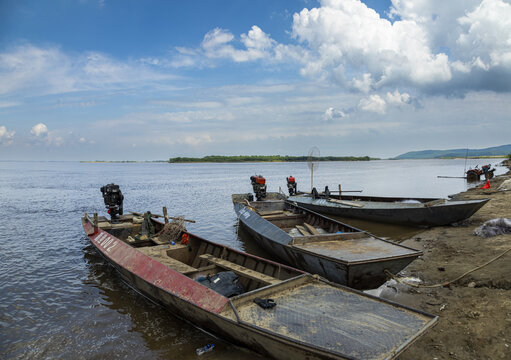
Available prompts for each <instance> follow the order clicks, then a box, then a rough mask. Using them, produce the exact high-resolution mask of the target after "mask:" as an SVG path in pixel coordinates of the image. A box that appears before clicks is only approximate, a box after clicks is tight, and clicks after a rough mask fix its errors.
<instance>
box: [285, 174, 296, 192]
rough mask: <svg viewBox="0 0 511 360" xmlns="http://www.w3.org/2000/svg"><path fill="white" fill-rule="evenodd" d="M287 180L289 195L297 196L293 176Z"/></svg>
mask: <svg viewBox="0 0 511 360" xmlns="http://www.w3.org/2000/svg"><path fill="white" fill-rule="evenodd" d="M286 180H287V190H288V191H289V195H290V196H292V195H294V194H296V180H295V178H294V177H293V176H289V177H287V178H286Z"/></svg>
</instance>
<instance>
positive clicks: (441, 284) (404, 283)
mask: <svg viewBox="0 0 511 360" xmlns="http://www.w3.org/2000/svg"><path fill="white" fill-rule="evenodd" d="M509 251H511V248H509V249H507V250H506V251H504V252H503V253H502V254H500V255H498V256H496V257H494V258H493V259H491V260H490V261H488V262H487V263H484V264H483V265H480V266H478V267H476V268H474V269H472V270H469V271H467V272H466V273H464V274H462V275H460V276H458V277H457V278H455V279H452V280H450V281H446V282H444V283H440V284H434V285H421V284H414V283H410V282H407V281H404V280H403V278H400V277H397V276H396V275H394V274H392V273H391V272H390V271H388V270H387V269H385V270H384V271H383V272H384V273H385V274H386V275H387V276H388V277H390V278H392V279H394V280H396V281H397V282H398V283H400V284H403V285H409V286H413V287H416V288H438V287H444V286H447V285H450V284H452V283H455V282H456V281H458V280H460V279H461V278H463V277H465V276H467V275H468V274H470V273H473V272H474V271H477V270H479V269H482V268H483V267H485V266H487V265H490V264H491V263H492V262H494V261H495V260H498V259H500V258H501V257H502V256H504V255H506V254H507V253H508V252H509Z"/></svg>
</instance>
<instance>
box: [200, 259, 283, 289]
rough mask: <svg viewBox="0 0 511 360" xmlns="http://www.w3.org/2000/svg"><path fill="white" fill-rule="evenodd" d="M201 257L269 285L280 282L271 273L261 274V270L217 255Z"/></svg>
mask: <svg viewBox="0 0 511 360" xmlns="http://www.w3.org/2000/svg"><path fill="white" fill-rule="evenodd" d="M200 258H201V259H204V260H207V261H208V262H210V263H212V264H215V265H218V266H220V267H222V268H224V269H228V270H232V271H234V272H235V273H237V274H239V275H243V276H245V277H248V278H250V279H253V280H257V281H260V282H263V283H265V284H268V285H270V284H277V283H279V282H280V280H279V279H276V278H274V277H271V276H269V275H265V274H261V273H260V272H257V271H254V270H250V269H248V268H246V267H244V266H241V265H238V264H235V263H233V262H230V261H227V260H224V259H220V258H217V257H215V256H213V255H211V254H202V255H200Z"/></svg>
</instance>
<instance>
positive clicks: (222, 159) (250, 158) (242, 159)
mask: <svg viewBox="0 0 511 360" xmlns="http://www.w3.org/2000/svg"><path fill="white" fill-rule="evenodd" d="M308 160H309V158H308V156H287V155H286V156H281V155H239V156H220V155H209V156H204V157H202V158H193V157H175V158H170V159H169V163H247V162H303V161H308ZM370 160H381V159H379V158H371V157H369V156H320V157H317V158H314V161H370Z"/></svg>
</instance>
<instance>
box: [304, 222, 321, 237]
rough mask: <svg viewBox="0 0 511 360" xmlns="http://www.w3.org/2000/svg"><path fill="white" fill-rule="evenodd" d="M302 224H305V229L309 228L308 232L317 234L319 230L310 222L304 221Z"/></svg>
mask: <svg viewBox="0 0 511 360" xmlns="http://www.w3.org/2000/svg"><path fill="white" fill-rule="evenodd" d="M303 225H305V227H306V228H307V230H309V232H310V233H311V234H312V235H319V231H318V230H316V228H315V227H314V226H312V225H310V224H307V223H306V222H304V223H303Z"/></svg>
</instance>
